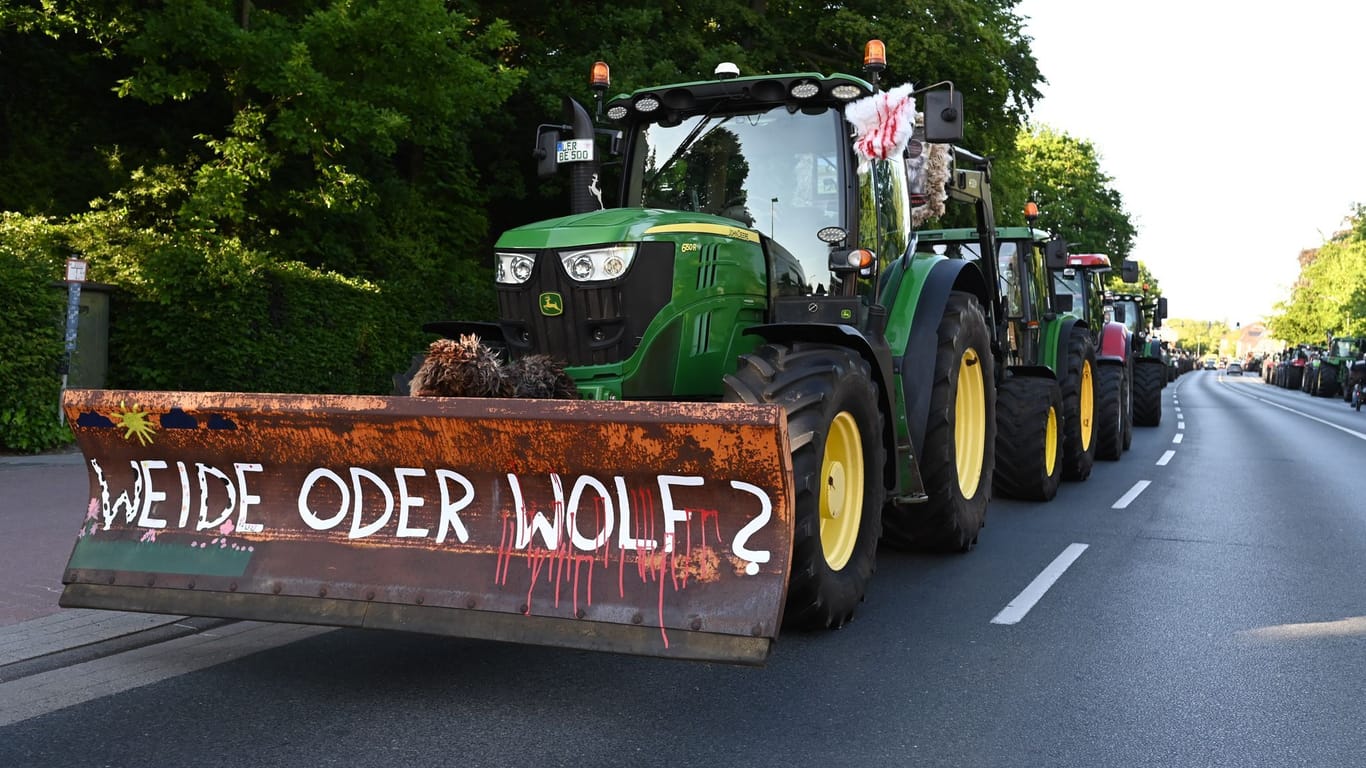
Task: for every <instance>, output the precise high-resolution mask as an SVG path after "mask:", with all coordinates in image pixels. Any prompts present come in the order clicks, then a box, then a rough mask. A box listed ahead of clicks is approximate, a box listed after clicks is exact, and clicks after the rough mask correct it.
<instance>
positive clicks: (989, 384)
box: [882, 291, 996, 552]
mask: <svg viewBox="0 0 1366 768" xmlns="http://www.w3.org/2000/svg"><path fill="white" fill-rule="evenodd" d="M938 334H939V347H938V349H937V350H936V352H935V357H934V389H933V390H932V391H931V392H930V413H929V419H928V421H927V423H926V425H925V443H924V448H923V450H922V452H921V453H922V455H921V456H919V457H917V458H918V459H919V460H920V475H921V479H922V480H923V482H924V484H925V493H926V495H927V496H928V499H927V500H925V501H924V502H921V503H919V504H890V505H888V507H887V509H886V510H885V511H884V513H883V517H882V522H883V531H882V537H883V540H884V541H886V542H887V543H888V544H891V545H892V546H896V547H903V548H906V547H914V548H918V549H928V550H933V551H941V552H966V551H968V550H970V549H972V547H973V545H974V544H976V543H977V534H978V532H979V531H980V530H981V528H982V526H983V525H984V524H985V523H986V514H987V502H988V501H990V500H991V477H992V473H993V472H994V471H995V466H996V383H995V382H996V378H995V377H996V362H995V360H994V359H993V358H992V356H991V337H990V335H989V334H988V333H987V321H986V318H985V316H984V315H983V314H982V308H981V306H980V305H979V304H978V303H977V299H976V298H974V297H973V296H972V295H970V294H967V293H961V292H958V291H955V292H954V293H953V294H952V295H951V296H950V297H949V301H948V305H947V306H946V307H945V308H944V317H943V319H941V320H940V321H939V330H938ZM908 364H911V365H916V364H921V363H920V361H908ZM964 375H966V376H967V377H968V379H967V380H966V381H963V380H962V378H963V376H964ZM960 407H961V409H962V410H963V411H964V415H965V416H966V417H967V418H965V419H964V420H963V421H962V422H961V423H960V420H959V418H958V411H959V410H960ZM960 458H961V460H960Z"/></svg>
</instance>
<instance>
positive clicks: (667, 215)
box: [495, 208, 759, 249]
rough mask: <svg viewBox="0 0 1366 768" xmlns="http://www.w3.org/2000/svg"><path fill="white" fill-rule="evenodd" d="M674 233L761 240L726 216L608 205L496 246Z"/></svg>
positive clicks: (514, 234)
mask: <svg viewBox="0 0 1366 768" xmlns="http://www.w3.org/2000/svg"><path fill="white" fill-rule="evenodd" d="M671 232H693V233H698V234H708V235H722V236H725V237H730V238H734V239H736V240H744V241H747V242H751V243H758V242H759V233H758V232H756V231H754V230H752V229H750V228H748V227H746V226H745V225H743V224H741V223H740V222H738V221H735V220H734V219H728V218H725V217H723V216H712V215H710V214H705V213H696V212H691V211H668V210H661V209H657V208H609V209H606V210H601V211H593V212H591V213H579V214H574V215H572V216H562V217H560V218H557V219H547V220H545V221H538V222H536V223H534V224H527V225H524V226H521V227H517V228H515V229H510V230H508V231H507V232H504V233H503V236H502V237H500V238H498V242H497V244H496V245H495V247H496V248H536V249H540V248H565V247H573V246H580V245H598V244H601V243H629V242H640V241H642V240H647V239H653V237H654V236H656V235H662V234H665V233H671Z"/></svg>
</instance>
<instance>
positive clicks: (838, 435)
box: [820, 411, 867, 571]
mask: <svg viewBox="0 0 1366 768" xmlns="http://www.w3.org/2000/svg"><path fill="white" fill-rule="evenodd" d="M865 471H867V470H866V468H865V467H864V465H863V441H862V439H861V436H860V435H859V428H858V422H856V421H854V417H853V416H851V415H849V412H848V411H840V413H839V415H837V416H836V417H835V419H834V421H832V422H830V433H829V434H828V435H826V436H825V456H824V457H822V459H821V480H822V482H821V494H820V495H821V551H822V552H823V553H824V554H825V562H826V565H829V566H830V570H832V571H838V570H840V569H841V568H843V567H844V566H845V564H846V563H848V562H849V558H850V557H852V556H853V554H854V546H855V545H856V544H857V543H858V532H859V525H860V523H861V522H862V520H863V481H864V472H865Z"/></svg>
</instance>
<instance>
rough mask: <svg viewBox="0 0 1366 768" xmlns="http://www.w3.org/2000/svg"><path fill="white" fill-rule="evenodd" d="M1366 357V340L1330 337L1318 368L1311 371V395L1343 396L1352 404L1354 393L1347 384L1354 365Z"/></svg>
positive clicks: (1319, 359)
mask: <svg viewBox="0 0 1366 768" xmlns="http://www.w3.org/2000/svg"><path fill="white" fill-rule="evenodd" d="M1363 355H1366V338H1357V337H1352V336H1337V337H1333V336H1329V338H1328V348H1327V349H1326V350H1324V352H1323V353H1322V354H1321V355H1319V358H1318V360H1317V361H1316V362H1317V366H1316V367H1314V368H1312V369H1309V370H1312V371H1313V373H1314V377H1313V381H1312V382H1311V384H1310V389H1309V393H1310V394H1312V395H1316V396H1318V397H1333V396H1334V395H1338V396H1341V397H1342V399H1343V401H1344V402H1350V401H1351V399H1352V391H1351V388H1350V387H1349V386H1347V382H1348V380H1349V378H1350V371H1351V368H1352V364H1353V363H1355V362H1357V361H1358V360H1361V359H1362V356H1363Z"/></svg>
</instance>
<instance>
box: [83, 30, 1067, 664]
mask: <svg viewBox="0 0 1366 768" xmlns="http://www.w3.org/2000/svg"><path fill="white" fill-rule="evenodd" d="M880 49H881V45H880V44H878V45H870V47H869V54H870V55H869V56H868V58H867V61H866V65H867V70H868V72H869V75H868V79H864V78H861V77H856V76H852V75H848V74H831V75H826V74H821V73H816V72H795V73H788V74H774V75H768V74H765V75H752V76H741V75H740V74H739V72H738V70H737V69H736V67H735V66H734V65H724V64H723V65H722V66H720V67H718V68H717V70H716V74H715V78H714V79H711V80H705V81H698V82H685V83H676V84H666V85H659V86H653V87H647V88H641V89H638V90H636V91H634V92H631V93H625V94H622V95H619V96H617V97H615V98H611V99H604V97H605V91H606V88H607V87H608V83H607V81H606V76H605V75H606V67H605V65H603V66H601V67H600V68H599V67H595V77H594V81H593V82H594V85H595V87H596V88H597V90H598V94H599V95H598V98H599V102H598V105H597V108H598V112H599V113H600V114H604V115H605V116H606V118H607V121H608V124H606V125H599V124H598V121H596V120H595V119H594V118H592V117H590V116H589V113H588V111H587V110H586V109H584V107H582V106H581V105H579V104H578V103H577V102H575V101H574V100H572V99H565V101H564V107H565V116H564V124H552V125H543V126H541V127H540V128H539V129H538V131H537V138H536V143H535V146H536V157H537V159H538V163H539V170H540V171H541V173H542V174H545V175H552V174H556V173H557V172H558V171H560V170H564V169H567V170H568V176H569V193H570V214H569V215H567V216H563V217H560V218H555V219H551V220H548V221H540V222H536V223H531V224H527V225H525V226H520V227H517V228H514V229H511V230H509V231H507V232H505V233H504V234H503V235H502V236H501V237H499V238H498V240H497V242H496V245H495V247H494V249H493V251H494V252H493V253H492V254H490V259H491V266H493V267H494V270H493V276H494V280H495V285H494V287H495V289H496V293H497V304H498V317H497V319H496V320H494V321H472V320H471V321H442V322H435V323H431V324H428V325H426V326H424V328H426V329H427V330H428V331H430V332H432V333H434V334H436V335H437V336H440V337H442V338H438V339H436V340H435V341H433V342H432V344H431V346H430V347H429V349H428V352H427V354H426V356H425V359H424V361H423V363H422V365H421V366H420V367H419V369H418V370H417V371H415V373H414V376H413V378H412V381H411V384H410V387H411V388H410V393H411V395H412V396H402V397H374V396H365V397H362V396H336V397H326V398H323V397H314V396H306V395H288V394H263V393H257V394H253V393H213V394H212V395H205V394H204V393H185V392H162V393H154V392H122V391H120V392H104V391H96V390H72V391H68V392H67V394H66V397H65V401H64V402H65V407H66V408H67V414H68V416H69V417H70V421H71V422H72V423H73V424H74V425H75V427H76V433H77V439H78V441H79V442H80V444H81V448H82V450H83V451H84V452H85V454H86V456H87V457H88V458H89V459H90V466H91V469H92V474H91V484H90V487H91V494H92V496H91V498H92V501H91V505H92V506H91V509H102V510H103V511H104V512H105V514H104V515H103V516H102V517H101V518H100V520H98V521H96V527H98V526H100V525H101V524H102V526H103V527H101V528H100V530H99V535H98V539H97V540H96V539H94V538H92V536H87V535H86V534H89V533H91V531H86V530H85V529H83V532H82V536H83V537H84V539H83V541H82V542H78V545H77V548H76V552H75V554H73V558H72V562H71V563H70V565H69V567H68V570H67V572H66V573H67V581H68V584H67V589H66V592H65V593H64V596H63V598H62V599H63V605H68V606H72V607H93V608H111V609H117V610H142V611H155V612H166V613H190V614H193V615H205V616H225V617H229V618H252V619H263V620H274V621H303V622H311V623H322V624H338V625H343V626H364V627H372V628H382V629H399V630H409V631H422V632H428V633H435V634H447V635H457V636H466V637H478V638H485V639H504V640H512V641H516V642H523V643H539V644H552V645H562V646H569V647H577V648H586V649H593V650H606V651H615V652H624V653H637V654H647V655H659V656H666V657H672V658H688V659H710V660H719V661H730V662H743V663H762V661H763V660H764V659H765V658H766V656H767V653H768V652H769V650H770V647H771V645H772V641H773V638H775V637H776V635H777V632H778V630H779V627H780V626H789V627H797V628H832V627H839V626H841V625H843V624H844V623H845V622H847V621H849V619H850V618H851V616H852V615H853V613H854V610H855V608H856V607H857V606H858V605H859V603H860V602H861V601H862V599H863V597H864V594H865V591H866V590H867V588H868V584H869V582H870V580H871V578H872V575H873V572H874V565H875V557H876V553H877V549H878V544H879V542H880V541H887V542H889V543H890V544H893V545H897V546H908V547H910V546H913V547H918V548H928V549H932V550H940V551H950V552H963V551H967V550H969V549H971V548H972V547H973V545H974V544H975V543H976V541H977V537H978V533H979V531H980V530H981V528H982V526H983V524H984V520H985V515H986V509H987V503H988V501H989V499H990V496H991V491H992V478H993V473H994V471H995V467H996V446H997V440H996V429H997V418H996V400H997V387H998V384H1001V382H1002V379H1003V378H1004V380H1005V381H1006V382H1009V381H1011V380H1012V378H1021V379H1027V378H1030V375H1032V373H1033V371H1031V370H1029V369H1028V365H1029V364H1033V363H1034V362H1035V360H1036V359H1038V358H1035V357H1034V355H1036V354H1044V355H1045V357H1047V356H1048V355H1055V356H1060V355H1062V354H1064V353H1063V352H1062V350H1063V349H1068V350H1069V351H1068V352H1067V354H1071V355H1073V357H1076V358H1078V359H1079V360H1080V361H1081V362H1080V363H1076V362H1069V363H1068V366H1070V368H1072V369H1078V366H1079V365H1080V368H1079V370H1081V374H1080V376H1082V377H1084V376H1085V364H1086V362H1085V361H1086V360H1087V359H1088V357H1087V354H1088V353H1087V351H1086V347H1085V345H1084V344H1083V345H1080V346H1079V347H1077V351H1076V352H1075V353H1073V352H1071V351H1070V350H1071V347H1069V346H1068V345H1071V344H1075V342H1072V341H1070V339H1071V336H1068V335H1063V332H1062V331H1059V332H1058V333H1056V334H1055V333H1052V332H1051V331H1050V332H1042V331H1041V332H1040V333H1038V334H1037V337H1034V336H1030V337H1029V338H1027V339H1026V338H1020V339H1016V340H1015V341H1014V342H1013V343H1012V344H1010V345H1009V349H1010V353H1011V355H1013V356H1017V357H1019V362H1020V367H1019V368H1018V370H1017V373H1019V374H1021V375H1020V376H1018V377H1016V376H1007V375H1006V373H1007V371H1008V367H1007V366H1006V365H1005V363H1006V362H1007V361H1006V360H1004V359H1002V356H1003V355H1004V354H1005V350H1006V349H1007V346H1008V345H1007V344H1006V343H1005V341H1004V340H1003V339H1002V338H1000V337H998V330H999V329H1004V328H1006V327H1007V325H1008V324H1009V321H1010V317H1008V313H1009V311H1010V310H1008V309H1007V305H1008V302H1006V301H1003V299H1002V297H1001V296H1000V293H999V285H1000V283H999V280H998V275H997V264H998V262H997V260H996V259H995V258H985V259H974V258H968V257H964V256H962V255H954V254H939V253H930V252H926V251H925V250H923V249H919V248H916V247H915V238H916V233H915V229H916V222H917V221H919V220H921V219H923V217H924V213H923V212H924V211H927V210H931V209H933V208H935V207H936V206H942V205H943V203H944V202H945V200H946V199H949V198H952V199H954V200H957V201H960V202H965V203H968V204H970V205H971V206H972V208H973V210H974V212H975V217H976V220H977V228H976V232H977V235H976V237H977V241H976V243H977V245H976V252H977V253H982V254H996V253H997V246H996V240H995V236H996V225H995V222H994V219H993V211H992V208H991V198H990V193H989V173H990V164H989V162H988V161H987V160H986V159H985V158H982V157H979V156H976V155H973V154H971V153H969V152H966V151H964V150H960V149H957V148H954V147H952V144H953V143H954V142H956V141H958V140H960V138H961V136H962V122H961V115H962V114H963V106H962V94H961V91H957V90H956V89H954V88H953V86H952V85H951V84H948V83H941V84H937V85H935V86H932V87H930V88H927V89H923V90H922V91H913V90H912V89H911V88H910V86H899V87H896V88H892V89H890V90H883V89H881V88H880V87H879V86H878V85H877V80H878V73H879V72H880V70H881V69H882V67H883V63H882V62H883V59H882V57H881V56H880V55H879V54H880V53H881V50H880ZM599 72H601V74H602V75H603V76H602V77H600V78H599V77H598V76H597V74H598V73H599ZM922 110H923V111H922ZM609 179H615V181H616V183H615V184H612V183H610V182H609V181H608V180H609ZM614 186H615V188H616V192H615V194H613V193H612V192H611V191H610V190H611V188H612V187H614ZM1031 241H1032V238H1031V237H1029V236H1025V237H1024V239H1023V240H1022V242H1023V243H1025V244H1026V246H1027V245H1028V243H1030V242H1031ZM1023 249H1024V248H1023V247H1022V248H1021V250H1023ZM1031 252H1032V251H1031ZM1026 343H1028V344H1036V345H1037V346H1038V347H1039V348H1041V349H1043V350H1045V352H1044V353H1036V352H1034V351H1032V348H1031V351H1026V350H1025V349H1023V348H1020V346H1019V345H1022V344H1026ZM1017 350H1018V351H1017ZM1048 359H1054V358H1048ZM1011 366H1014V363H1013V362H1012V363H1011ZM1044 373H1045V371H1042V370H1040V371H1039V372H1038V374H1039V375H1038V376H1033V378H1035V379H1038V380H1041V381H1042V380H1045V378H1046V380H1047V383H1048V385H1050V386H1051V385H1052V384H1053V375H1052V372H1051V371H1047V376H1046V377H1045V376H1044ZM1064 378H1065V377H1064ZM545 383H548V384H549V386H540V385H539V384H545ZM533 385H536V386H533ZM1083 391H1084V386H1083ZM1084 396H1085V395H1083V397H1084ZM1048 397H1051V396H1047V397H1046V399H1048ZM1015 399H1019V398H1015ZM1049 402H1053V403H1054V404H1056V401H1053V400H1049ZM1014 407H1016V406H1012V408H1014ZM1086 407H1087V406H1086V405H1084V404H1083V405H1080V406H1078V408H1081V409H1083V410H1084V409H1085V408H1086ZM1063 422H1064V423H1067V422H1068V420H1067V419H1063ZM120 424H123V425H125V426H128V425H134V426H137V427H138V429H137V430H136V432H137V436H138V437H139V438H143V439H141V440H133V439H130V438H129V435H130V434H132V432H133V431H135V430H131V429H128V430H123V429H119V428H118V425H120ZM172 427H174V428H172ZM163 429H164V430H165V434H166V435H169V436H170V437H168V438H167V439H165V440H162V439H161V436H162V432H161V430H163ZM1034 439H1035V440H1036V442H1038V440H1039V438H1038V437H1037V436H1035V438H1034ZM1083 451H1084V448H1083ZM1039 455H1040V456H1045V455H1046V454H1045V452H1044V450H1043V449H1040V450H1039ZM1074 458H1075V457H1074ZM192 462H199V465H198V466H199V467H200V469H199V472H198V484H195V483H193V482H192V481H193V480H194V477H193V473H191V472H190V471H189V470H188V469H187V467H189V466H192ZM210 465H212V466H210ZM217 467H225V468H226V469H218V468H217ZM105 468H115V469H117V470H118V471H115V470H114V469H111V470H109V471H105ZM128 468H131V470H130V469H128ZM1074 468H1075V469H1077V470H1080V465H1076V464H1074ZM209 470H212V471H211V472H210V471H209ZM177 473H179V478H177ZM206 473H207V474H206ZM177 479H178V480H179V482H178V481H177ZM201 486H202V487H201ZM198 493H202V494H203V498H209V497H210V494H212V497H213V498H214V499H216V500H217V501H222V503H221V504H220V503H217V501H216V502H215V503H214V504H213V505H212V506H213V507H215V508H217V509H221V510H222V512H221V513H213V514H215V515H218V516H217V517H215V518H214V519H209V517H210V512H211V511H210V510H209V508H208V506H206V505H205V504H204V503H203V502H202V501H201V503H200V505H199V507H198V509H199V510H200V513H201V514H200V517H201V518H203V519H200V520H198V521H196V520H194V519H193V517H192V516H191V515H190V514H189V511H190V510H191V502H192V499H193V498H201V497H200V496H197V495H196V494H198ZM119 494H123V496H120V495H119ZM144 494H145V496H146V498H147V499H154V500H155V501H156V502H157V503H153V501H151V500H149V501H147V502H146V505H141V500H142V499H143V497H144ZM130 499H131V500H133V501H131V502H129V500H130ZM235 499H240V500H241V501H240V504H236V503H234V501H232V500H235ZM101 500H103V501H101ZM120 500H122V501H120ZM120 503H131V504H132V506H134V507H139V506H140V505H141V506H140V508H142V509H143V511H144V513H146V512H148V510H149V508H150V509H153V510H155V509H161V510H162V512H161V513H159V514H161V515H163V517H160V518H155V519H153V518H154V516H153V515H151V514H144V515H142V516H140V517H139V516H134V515H127V516H124V515H119V514H116V512H117V509H118V504H120ZM148 505H150V507H149V506H148ZM174 509H181V510H182V512H181V515H180V518H179V523H178V524H177V523H176V520H175V517H174V515H171V514H170V513H169V512H166V510H174ZM93 515H94V513H93V512H92V516H93ZM167 517H169V518H170V520H169V522H168V520H167V519H166V518H167ZM229 518H232V519H229ZM214 526H219V527H214ZM207 527H214V528H213V532H215V533H217V534H218V536H219V538H216V539H214V544H215V545H214V546H212V547H208V546H207V544H203V542H205V541H207V538H205V535H201V533H200V532H201V531H204V530H207V529H208V528H207ZM149 531H150V533H149ZM154 536H155V537H157V538H156V541H155V542H150V540H151V538H152V537H154ZM92 541H93V542H94V543H91V542H92ZM220 541H221V542H228V543H231V545H232V546H231V549H227V548H226V546H227V544H221V545H220V544H219V542H220ZM147 542H150V543H147ZM201 544H203V546H201Z"/></svg>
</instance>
